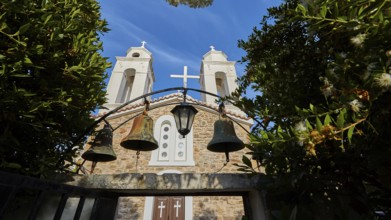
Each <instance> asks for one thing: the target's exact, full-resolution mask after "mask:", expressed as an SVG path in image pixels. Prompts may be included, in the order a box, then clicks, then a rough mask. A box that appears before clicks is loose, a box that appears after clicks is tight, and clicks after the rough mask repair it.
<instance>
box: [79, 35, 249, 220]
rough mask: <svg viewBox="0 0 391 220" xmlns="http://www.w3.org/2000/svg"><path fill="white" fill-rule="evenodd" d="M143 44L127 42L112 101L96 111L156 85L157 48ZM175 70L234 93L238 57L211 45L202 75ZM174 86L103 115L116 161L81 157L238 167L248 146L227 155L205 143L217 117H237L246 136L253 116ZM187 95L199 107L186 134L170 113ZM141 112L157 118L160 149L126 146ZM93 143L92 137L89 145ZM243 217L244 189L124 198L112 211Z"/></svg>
mask: <svg viewBox="0 0 391 220" xmlns="http://www.w3.org/2000/svg"><path fill="white" fill-rule="evenodd" d="M144 44H145V43H143V44H142V45H141V46H140V47H131V48H129V49H128V51H127V53H126V56H125V57H116V63H115V66H114V68H113V70H112V73H111V76H110V80H109V83H108V86H107V103H106V104H105V106H104V107H105V108H104V109H101V110H100V112H99V115H98V116H97V118H99V117H101V116H102V115H104V114H106V113H107V112H109V111H111V110H113V109H116V108H118V107H119V106H121V105H123V104H124V103H127V102H129V101H131V100H134V99H137V97H140V96H143V95H145V94H148V93H153V92H154V88H153V86H154V83H159V82H156V81H155V74H159V73H155V72H154V69H153V57H152V53H151V52H150V51H148V49H147V48H146V47H145V45H144ZM173 77H182V78H183V81H184V85H183V87H184V88H186V87H187V85H186V82H187V80H188V79H189V78H199V79H198V80H199V84H200V87H199V88H195V89H199V90H203V91H206V92H208V93H211V94H216V95H218V96H221V97H224V96H226V95H229V94H230V93H232V92H233V91H234V90H235V89H236V88H237V84H236V79H237V75H236V69H235V62H233V61H228V57H227V55H226V54H225V53H224V52H222V51H218V50H215V49H214V47H211V49H210V50H209V51H208V52H207V53H206V54H205V55H203V57H202V60H201V61H200V73H199V75H197V76H190V75H187V68H186V67H185V69H184V74H183V75H179V76H178V75H176V76H173ZM192 80H196V79H192ZM170 92H171V94H167V93H165V94H164V95H160V94H157V95H159V96H158V97H156V98H155V97H151V96H148V97H146V98H145V99H138V100H136V101H134V102H131V103H129V104H128V105H126V106H125V107H123V108H121V109H119V110H118V111H116V112H114V113H112V114H111V115H110V116H108V117H107V118H105V121H106V122H107V123H108V124H109V125H110V127H111V130H112V133H113V142H112V148H113V150H114V152H115V154H116V160H113V161H109V162H97V163H93V162H90V161H87V162H85V163H84V167H85V173H87V174H89V175H94V174H121V173H141V174H145V173H155V174H158V175H164V174H168V173H178V174H184V173H194V174H210V173H239V171H237V169H238V167H237V166H235V165H234V164H235V163H241V160H242V156H243V155H244V154H245V153H246V148H243V149H240V150H238V151H234V152H230V153H229V162H227V161H226V160H227V158H226V154H225V153H224V152H212V151H210V150H208V144H209V143H210V141H211V140H212V139H213V138H214V134H215V132H216V131H215V130H214V129H215V127H214V123H215V121H217V120H219V119H221V118H222V117H224V118H225V117H227V118H229V119H230V121H234V122H235V123H233V125H234V129H235V133H236V136H237V137H238V138H239V139H240V140H241V141H243V142H244V143H248V141H249V140H248V131H249V130H250V127H251V126H252V124H253V121H252V119H250V118H248V117H247V116H246V114H244V113H243V112H242V111H240V110H239V109H238V108H236V107H235V106H233V105H232V104H230V103H229V102H225V103H224V106H225V108H223V109H222V108H220V110H224V112H221V111H220V112H219V103H217V102H218V101H219V100H218V98H217V97H215V96H212V95H209V94H207V93H200V97H201V98H200V100H198V99H195V98H193V97H192V96H191V94H184V93H183V92H181V91H170ZM184 95H185V96H186V97H185V101H186V102H187V103H188V104H189V105H191V106H193V107H194V108H195V109H196V111H197V114H196V115H195V118H194V122H193V125H192V127H191V130H190V132H189V133H188V134H186V135H185V136H184V135H182V134H180V133H178V130H177V127H176V121H175V118H174V116H173V114H172V113H171V111H172V109H173V108H174V107H175V106H176V105H178V104H180V103H182V102H183V101H184ZM145 103H148V104H145ZM220 104H221V103H220ZM140 115H147V116H148V117H150V118H151V119H152V120H153V123H152V124H153V127H152V128H151V131H150V132H151V134H152V135H153V138H154V139H155V140H156V142H157V148H156V149H154V150H151V151H144V150H140V151H136V150H131V149H127V148H125V147H123V146H122V145H121V143H122V142H123V141H124V140H126V138H127V137H128V136H129V134H130V132H131V130H132V129H134V126H136V125H134V121H135V120H136V118H137V117H138V116H140ZM104 124H105V123H103V122H102V123H100V125H99V127H98V128H97V130H99V128H103V127H104ZM91 139H93V137H92V138H91ZM88 149H89V146H88V144H87V145H86V147H85V152H87V151H88ZM243 216H244V208H243V201H242V197H241V196H219V195H217V196H197V195H184V196H181V195H178V196H156V197H155V196H146V197H121V198H120V199H119V201H118V205H117V210H116V214H115V218H116V219H120V220H122V219H140V220H163V219H164V220H168V219H182V220H190V219H194V220H199V219H221V220H239V219H242V217H243Z"/></svg>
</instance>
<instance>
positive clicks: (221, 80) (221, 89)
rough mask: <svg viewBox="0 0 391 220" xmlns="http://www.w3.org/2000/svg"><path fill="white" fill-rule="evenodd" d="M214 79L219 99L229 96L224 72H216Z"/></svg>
mask: <svg viewBox="0 0 391 220" xmlns="http://www.w3.org/2000/svg"><path fill="white" fill-rule="evenodd" d="M215 77H216V89H217V94H218V95H220V96H221V97H224V96H227V95H229V91H228V85H227V77H226V74H225V73H224V72H217V73H216V74H215Z"/></svg>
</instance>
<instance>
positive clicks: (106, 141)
mask: <svg viewBox="0 0 391 220" xmlns="http://www.w3.org/2000/svg"><path fill="white" fill-rule="evenodd" d="M89 144H91V147H90V149H88V150H87V151H86V152H84V153H83V154H82V155H81V157H82V158H83V159H85V160H89V161H94V162H107V161H113V160H116V159H117V155H115V153H114V150H113V132H112V131H111V128H110V126H109V125H108V124H105V126H104V127H103V129H101V130H100V131H98V133H97V134H96V136H95V138H94V140H93V141H91V142H90V143H89Z"/></svg>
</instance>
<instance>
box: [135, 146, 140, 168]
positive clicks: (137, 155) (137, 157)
mask: <svg viewBox="0 0 391 220" xmlns="http://www.w3.org/2000/svg"><path fill="white" fill-rule="evenodd" d="M138 159H140V151H139V150H138V151H137V153H136V171H137V170H138Z"/></svg>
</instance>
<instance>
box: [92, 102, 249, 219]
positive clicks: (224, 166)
mask: <svg viewBox="0 0 391 220" xmlns="http://www.w3.org/2000/svg"><path fill="white" fill-rule="evenodd" d="M181 99H182V98H181V97H175V96H174V98H173V99H172V100H171V102H173V103H178V101H180V100H181ZM159 105H161V106H162V107H159ZM194 106H195V107H196V108H197V110H198V113H197V115H196V116H195V120H194V123H193V127H192V130H193V155H194V161H195V166H150V165H149V162H150V158H151V152H144V151H141V152H140V155H139V159H137V155H136V152H135V151H132V150H128V149H125V148H123V147H122V146H120V142H121V140H122V139H123V138H124V137H126V136H127V135H128V134H129V131H130V130H131V128H132V125H133V120H130V121H128V122H126V123H125V124H123V125H122V126H120V125H121V124H122V123H123V122H125V121H126V120H127V119H129V118H131V117H134V116H135V115H137V114H140V113H141V112H142V110H143V107H142V106H141V107H136V108H129V109H127V110H125V111H123V112H119V113H117V114H115V115H113V116H111V117H109V118H108V119H107V121H108V122H109V123H110V125H111V126H112V127H113V128H114V129H116V128H117V127H118V126H120V127H119V128H117V129H116V130H115V131H114V132H113V149H114V151H115V153H116V154H117V160H115V161H112V162H102V163H97V165H96V167H95V169H94V174H118V173H156V174H158V173H163V172H173V171H175V172H178V173H200V174H202V173H237V172H238V171H237V167H236V166H235V165H234V164H235V163H240V162H241V158H242V156H243V155H244V153H245V152H246V149H243V150H241V151H237V152H231V153H230V162H229V163H226V158H225V154H224V153H214V152H210V151H208V150H207V145H208V143H209V141H210V140H211V139H212V138H213V132H214V131H213V130H214V127H213V123H214V122H215V121H216V120H218V118H219V116H218V113H217V112H216V111H214V110H210V109H209V108H206V105H204V106H203V105H194ZM173 107H174V105H167V103H164V104H163V103H162V101H157V102H155V103H152V104H151V110H150V111H149V112H148V115H149V116H150V117H151V118H152V119H153V120H154V122H156V120H157V119H158V118H159V117H160V116H162V115H172V113H171V112H170V111H171V110H172V108H173ZM229 116H230V117H233V118H234V119H236V120H237V121H240V122H241V124H242V126H244V128H246V129H247V130H249V129H250V126H251V120H247V119H244V118H243V117H242V118H240V117H235V116H233V115H229ZM234 127H235V131H236V134H237V136H238V137H239V138H240V139H241V140H242V141H244V142H248V136H247V132H246V131H245V130H244V129H243V128H241V127H240V126H238V125H237V124H236V123H234ZM85 167H86V169H89V168H90V167H91V163H90V162H87V163H85ZM145 204H146V199H145V197H122V198H121V199H120V201H119V205H118V207H117V219H144V207H145ZM243 215H244V208H243V201H242V198H241V197H240V196H208V197H205V196H203V197H202V196H201V197H197V196H193V197H192V219H222V220H223V219H224V220H226V219H230V220H231V219H232V220H234V219H235V220H236V219H241V218H242V216H243Z"/></svg>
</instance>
